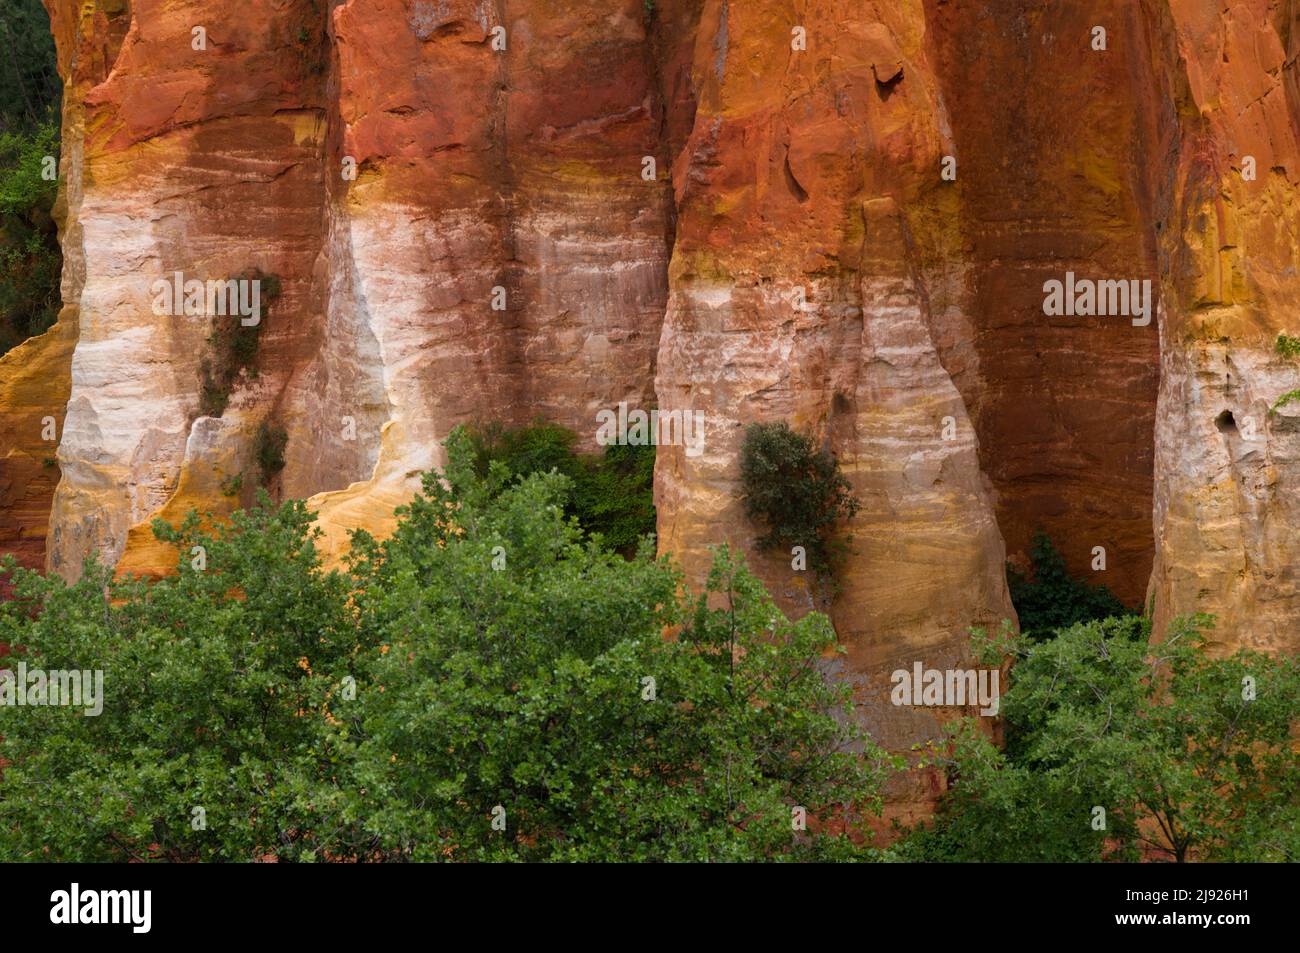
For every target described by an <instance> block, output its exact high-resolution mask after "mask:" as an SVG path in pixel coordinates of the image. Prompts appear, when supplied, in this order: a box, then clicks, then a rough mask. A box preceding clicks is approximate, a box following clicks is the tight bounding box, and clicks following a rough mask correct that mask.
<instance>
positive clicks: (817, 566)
mask: <svg viewBox="0 0 1300 953" xmlns="http://www.w3.org/2000/svg"><path fill="white" fill-rule="evenodd" d="M740 479H741V486H742V491H743V496H742V499H743V501H744V504H745V513H746V515H748V516H749V517H750V519H753V520H755V521H756V522H758V523H759V524H760V525H761V526H763V527H765V528H766V532H765V533H763V535H762V536H760V537H759V539H758V545H759V546H760V547H763V548H767V549H779V550H783V551H785V552H786V553H789V552H790V551H791V550H792V549H793V547H795V546H802V547H803V549H804V551H805V553H806V554H807V559H808V568H809V569H810V570H812V571H813V572H814V573H816V574H817V576H818V577H819V578H820V579H822V580H824V581H829V580H831V579H832V577H833V575H834V570H835V565H836V563H837V561H838V559H839V558H840V557H841V556H842V555H843V553H844V552H845V550H847V548H848V545H847V542H846V541H843V540H837V539H835V537H834V535H833V533H834V529H835V525H836V524H837V523H840V522H842V521H845V520H850V519H852V518H853V517H854V516H855V515H856V514H857V512H858V509H859V506H860V504H859V502H858V500H857V498H856V497H855V496H854V495H853V492H852V487H851V486H850V485H849V481H848V479H846V478H845V477H844V475H843V474H842V473H841V472H840V465H839V461H838V460H836V459H835V455H834V454H832V453H831V452H830V451H829V450H827V449H825V448H822V449H818V448H816V447H815V446H814V445H813V441H812V438H811V437H808V436H806V435H804V434H800V433H796V432H795V431H793V430H791V429H790V426H789V425H788V424H786V423H784V422H781V423H756V424H750V425H749V426H748V427H746V428H745V438H744V443H743V444H742V446H741V450H740Z"/></svg>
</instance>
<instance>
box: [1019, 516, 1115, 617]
mask: <svg viewBox="0 0 1300 953" xmlns="http://www.w3.org/2000/svg"><path fill="white" fill-rule="evenodd" d="M1029 556H1030V561H1031V562H1032V564H1033V568H1032V570H1031V572H1030V573H1029V574H1025V573H1022V572H1021V571H1020V570H1019V569H1017V568H1016V567H1015V566H1013V565H1011V564H1010V563H1008V564H1007V585H1008V587H1009V588H1010V590H1011V603H1012V605H1014V606H1015V607H1016V615H1017V616H1019V618H1020V629H1021V631H1022V632H1025V633H1026V634H1029V635H1030V636H1031V637H1037V638H1041V637H1045V636H1047V635H1049V634H1050V633H1052V632H1053V631H1055V630H1057V629H1060V628H1064V627H1066V626H1071V625H1074V624H1075V623H1078V622H1088V621H1091V620H1093V619H1105V618H1107V617H1109V616H1122V615H1128V614H1131V613H1130V611H1129V610H1128V609H1127V608H1126V607H1125V606H1124V603H1122V602H1120V601H1119V600H1118V599H1117V598H1115V596H1114V594H1113V593H1112V592H1111V591H1110V590H1109V589H1108V588H1106V587H1105V586H1094V585H1090V584H1089V583H1086V582H1084V581H1083V580H1081V579H1076V578H1075V577H1074V576H1071V575H1070V573H1069V571H1068V570H1067V569H1066V568H1065V560H1064V559H1063V558H1062V557H1061V554H1060V553H1059V552H1057V551H1056V547H1055V546H1053V545H1052V540H1051V538H1050V537H1048V535H1047V534H1046V533H1042V532H1039V533H1036V534H1034V540H1033V544H1032V546H1031V547H1030V551H1029Z"/></svg>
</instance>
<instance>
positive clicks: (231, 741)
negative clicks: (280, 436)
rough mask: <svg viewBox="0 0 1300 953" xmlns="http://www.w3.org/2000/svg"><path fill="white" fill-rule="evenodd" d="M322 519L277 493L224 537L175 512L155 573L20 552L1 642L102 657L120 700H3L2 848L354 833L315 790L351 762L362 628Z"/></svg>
mask: <svg viewBox="0 0 1300 953" xmlns="http://www.w3.org/2000/svg"><path fill="white" fill-rule="evenodd" d="M308 525H309V515H308V513H307V511H306V509H305V507H304V506H303V504H301V503H289V504H286V505H285V506H283V507H281V508H280V509H279V510H273V509H271V508H269V506H268V501H266V499H265V497H264V498H263V502H262V505H261V506H259V507H258V508H257V509H255V510H253V511H252V512H250V513H248V514H236V516H235V518H234V521H233V523H232V524H231V526H230V527H229V528H227V529H221V530H217V531H216V532H208V531H205V530H204V529H203V528H202V527H201V525H200V522H199V520H198V519H197V518H196V517H191V518H190V519H189V520H187V521H186V522H185V523H184V524H183V525H182V526H181V527H179V528H176V529H171V528H168V527H167V526H165V524H158V525H157V526H156V532H157V534H158V536H159V538H161V539H163V540H165V541H168V542H171V543H174V544H176V545H177V546H178V547H179V548H180V552H181V559H180V561H179V564H178V570H179V572H178V575H176V576H174V577H171V578H168V579H165V580H163V581H161V582H159V583H157V584H156V585H152V586H150V585H146V584H145V583H143V582H139V581H131V582H123V581H114V580H113V579H112V573H111V572H110V571H108V570H106V569H104V568H102V567H99V566H95V565H93V564H92V565H90V566H88V567H87V568H86V571H85V574H84V575H83V577H82V579H81V581H80V582H78V583H77V584H76V585H73V586H68V585H65V584H64V583H63V582H61V581H60V580H59V579H58V578H57V577H53V576H50V577H44V576H41V575H39V574H37V573H34V572H29V571H26V570H21V569H16V568H15V566H14V564H13V562H12V560H9V561H7V562H6V564H5V568H4V572H5V573H6V574H10V575H11V577H12V580H13V582H14V586H15V589H14V599H13V600H12V601H9V602H5V603H2V604H0V641H3V642H6V643H8V644H10V645H12V646H22V650H21V651H20V652H18V653H17V658H18V659H21V660H25V661H26V663H27V664H28V665H29V666H40V667H41V668H43V669H47V670H54V669H73V670H75V669H83V668H84V669H100V670H102V671H103V673H104V680H103V695H104V697H103V711H102V713H101V714H100V715H99V716H97V717H86V716H84V715H83V714H82V712H81V710H79V709H73V708H64V707H56V706H48V707H45V706H27V707H21V708H6V709H5V710H4V711H5V720H4V725H5V728H4V738H3V741H2V742H0V758H3V759H4V760H5V761H7V762H8V764H7V766H6V767H5V768H4V770H3V776H2V778H0V859H4V860H9V861H13V860H48V861H63V860H78V861H119V862H120V861H130V860H172V861H192V860H251V859H255V858H258V857H261V856H264V855H274V856H278V857H280V858H282V859H286V860H289V859H307V858H309V857H310V856H312V854H313V852H314V851H318V850H321V849H322V848H323V847H324V846H325V844H326V843H328V844H329V845H330V847H331V848H332V849H334V850H338V849H339V847H340V845H341V844H347V843H349V841H348V837H349V831H348V830H342V831H339V830H334V829H333V828H332V827H326V826H325V825H323V824H322V823H321V821H320V818H321V814H320V813H319V811H318V810H317V809H316V808H315V806H314V804H313V800H312V798H313V792H314V791H315V790H317V788H318V787H321V786H328V784H329V783H330V778H331V776H332V775H333V774H334V773H335V772H336V771H337V764H338V761H339V758H340V757H342V753H341V752H340V750H339V749H338V748H337V747H336V745H337V743H338V740H339V739H338V738H337V736H336V735H335V734H334V733H333V731H332V730H331V729H330V725H329V721H328V717H329V715H328V713H329V704H330V698H331V693H332V692H334V691H336V690H337V686H338V681H337V675H336V673H337V672H339V671H344V670H346V669H347V666H348V665H349V663H350V661H351V659H352V657H353V654H354V652H355V651H356V650H357V636H358V633H357V631H356V627H355V622H354V620H353V618H352V615H351V613H349V612H348V603H347V595H348V587H347V582H346V580H345V578H344V577H343V576H341V575H339V574H336V573H324V572H322V571H321V570H320V560H319V556H318V554H317V553H316V550H315V547H314V544H313V538H312V534H311V533H310V532H309V530H308ZM193 546H202V547H204V549H205V551H206V569H205V570H204V571H197V570H196V569H195V568H194V566H193V564H192V562H191V549H192V547H193ZM7 661H8V662H9V663H11V664H12V663H13V662H14V661H15V657H14V656H10V657H9V659H8V660H7ZM195 808H200V809H202V811H203V815H202V818H203V821H204V823H205V824H206V827H205V828H204V829H195V823H196V821H197V820H198V819H199V817H200V815H196V813H195Z"/></svg>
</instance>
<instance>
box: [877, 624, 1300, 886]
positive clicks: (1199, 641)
mask: <svg viewBox="0 0 1300 953" xmlns="http://www.w3.org/2000/svg"><path fill="white" fill-rule="evenodd" d="M1210 625H1211V623H1210V620H1209V619H1208V618H1206V617H1203V616H1202V617H1198V618H1194V619H1185V620H1177V621H1175V622H1174V623H1173V624H1171V626H1170V627H1169V631H1168V632H1167V633H1166V637H1165V639H1164V641H1162V642H1160V643H1159V644H1156V645H1150V644H1148V641H1147V636H1148V635H1149V633H1150V628H1149V622H1148V620H1145V619H1142V618H1139V617H1135V616H1125V617H1122V618H1113V619H1104V620H1093V621H1090V622H1082V623H1078V624H1075V625H1072V626H1070V627H1068V628H1066V629H1062V630H1061V631H1060V632H1058V633H1057V635H1056V636H1055V637H1054V638H1051V639H1050V640H1048V641H1045V642H1035V641H1033V640H1031V639H1028V638H1025V637H1024V636H1013V635H1012V634H1011V633H1010V632H1009V631H1005V632H1004V633H1003V634H1002V636H1001V637H999V638H995V639H990V638H986V637H985V636H984V634H983V633H978V632H977V633H976V639H975V648H976V653H977V655H979V656H980V657H981V658H982V660H983V662H984V663H985V664H986V665H990V664H991V665H997V664H999V663H1001V662H1002V660H1003V658H1004V657H1005V655H1007V654H1009V655H1010V657H1011V658H1012V660H1013V661H1014V668H1013V669H1012V672H1011V676H1010V688H1009V689H1007V690H1004V691H1003V693H1002V701H1001V714H1002V717H1003V718H1004V720H1005V724H1006V726H1007V729H1008V731H1009V732H1014V733H1015V734H1016V735H1017V736H1018V738H1019V739H1020V743H1019V744H1018V745H1017V746H1016V749H1015V750H1012V749H1010V748H1008V750H1006V751H1000V750H999V749H998V748H997V747H996V746H994V745H993V744H992V743H991V742H990V741H989V739H988V736H987V734H986V733H983V732H981V731H980V730H979V729H978V727H977V726H976V725H975V723H974V721H973V720H971V719H967V720H965V721H964V722H963V723H962V724H960V726H959V727H958V728H957V729H956V730H955V731H954V733H953V734H952V735H951V736H950V737H949V738H948V739H946V742H944V743H941V744H940V745H938V746H936V747H935V748H934V749H933V753H932V760H933V761H934V762H935V763H936V764H939V765H942V766H944V767H945V768H946V769H947V770H948V774H949V778H950V780H952V781H953V782H954V784H953V787H952V789H951V791H950V793H949V794H948V795H947V796H946V798H945V801H944V805H943V811H942V813H941V814H940V815H939V817H938V818H937V819H936V821H935V822H934V824H933V825H930V826H927V827H924V828H921V829H918V830H916V831H915V832H913V833H912V835H911V836H909V837H908V838H906V839H905V840H904V841H903V842H902V843H900V844H899V845H897V846H896V847H895V848H894V849H893V850H892V852H891V853H893V854H894V855H895V856H896V857H897V858H898V859H907V860H959V861H961V860H966V861H973V860H979V861H1058V862H1059V861H1085V860H1102V859H1115V860H1134V859H1138V858H1139V857H1145V858H1150V859H1156V860H1173V861H1185V860H1206V861H1212V860H1219V861H1290V862H1294V861H1297V860H1300V759H1298V758H1297V757H1296V756H1295V752H1294V750H1293V747H1292V746H1293V743H1294V740H1293V738H1292V737H1291V730H1292V725H1293V723H1294V721H1295V719H1296V713H1297V712H1300V661H1298V660H1296V659H1294V658H1281V659H1278V658H1270V657H1268V656H1265V655H1263V654H1260V653H1256V652H1247V651H1239V652H1237V653H1235V654H1234V655H1232V656H1230V657H1228V658H1222V659H1214V658H1211V657H1210V656H1209V655H1208V654H1207V652H1206V650H1205V645H1206V643H1205V638H1204V632H1205V631H1206V630H1207V629H1208V628H1209V627H1210ZM1248 679H1249V680H1250V681H1248ZM1248 695H1249V696H1251V697H1247V696H1248ZM1098 807H1100V808H1103V809H1104V810H1105V817H1104V822H1105V828H1104V829H1101V830H1099V829H1095V827H1094V824H1095V823H1096V820H1098V819H1099V816H1098V815H1097V813H1096V811H1095V809H1096V808H1098Z"/></svg>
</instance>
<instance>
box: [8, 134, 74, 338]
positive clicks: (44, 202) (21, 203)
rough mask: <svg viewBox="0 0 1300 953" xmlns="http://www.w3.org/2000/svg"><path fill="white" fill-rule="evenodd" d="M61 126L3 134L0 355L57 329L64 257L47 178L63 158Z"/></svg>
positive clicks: (55, 187)
mask: <svg viewBox="0 0 1300 953" xmlns="http://www.w3.org/2000/svg"><path fill="white" fill-rule="evenodd" d="M58 129H59V127H58V123H57V122H56V121H54V120H50V121H48V122H46V123H45V124H44V125H41V126H38V127H36V128H34V129H33V130H32V131H30V132H0V353H4V352H5V351H8V350H9V349H10V348H12V347H14V346H15V345H17V344H21V343H22V342H23V341H25V340H26V339H27V338H29V337H32V336H34V335H37V334H41V333H43V332H45V331H47V330H49V328H50V327H52V326H53V325H54V322H55V320H56V319H57V318H58V314H59V305H60V297H59V276H60V273H61V271H62V267H63V256H62V252H61V250H60V248H59V242H58V230H57V228H56V227H55V223H54V219H53V218H52V217H51V211H52V209H53V206H54V199H55V196H56V195H57V193H58V183H57V182H56V181H54V180H47V179H45V178H44V177H43V176H42V171H43V168H44V163H45V157H46V156H53V157H57V156H58V154H59V142H58V138H59V131H58Z"/></svg>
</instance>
